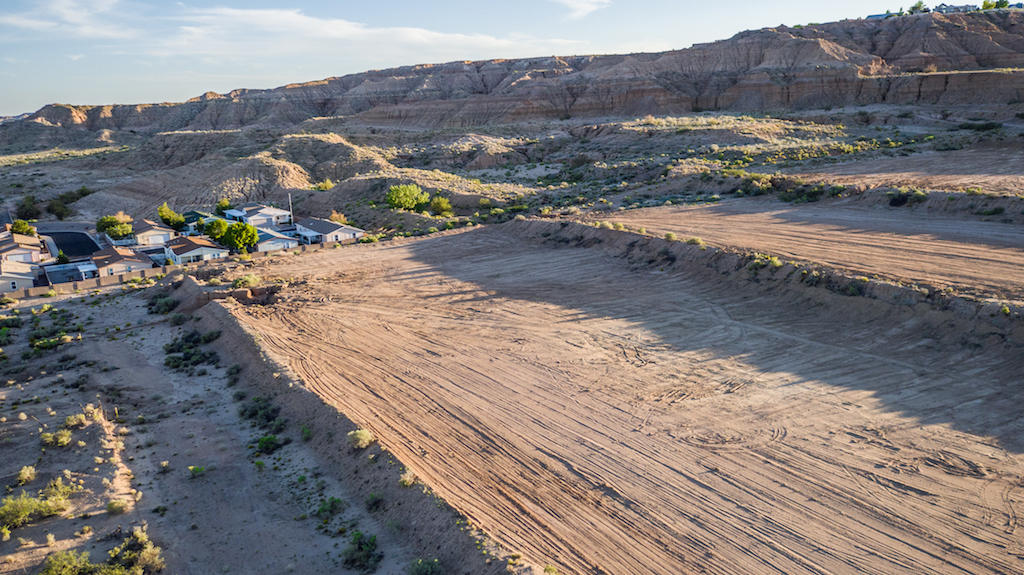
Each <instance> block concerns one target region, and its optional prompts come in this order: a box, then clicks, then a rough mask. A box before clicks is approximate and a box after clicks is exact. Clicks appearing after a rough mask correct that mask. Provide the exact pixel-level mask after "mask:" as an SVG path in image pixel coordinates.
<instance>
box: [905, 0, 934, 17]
mask: <svg viewBox="0 0 1024 575" xmlns="http://www.w3.org/2000/svg"><path fill="white" fill-rule="evenodd" d="M909 12H910V13H911V14H923V13H925V12H930V10H929V9H928V7H927V6H925V5H924V2H922V1H921V0H918V2H917V4H914V5H913V6H911V7H910V10H909Z"/></svg>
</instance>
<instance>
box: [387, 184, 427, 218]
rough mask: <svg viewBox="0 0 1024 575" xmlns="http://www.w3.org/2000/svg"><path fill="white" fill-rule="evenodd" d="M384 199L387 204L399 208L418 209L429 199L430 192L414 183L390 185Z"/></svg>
mask: <svg viewBox="0 0 1024 575" xmlns="http://www.w3.org/2000/svg"><path fill="white" fill-rule="evenodd" d="M384 200H385V201H386V202H387V203H388V205H389V206H391V207H392V208H395V209H401V210H417V211H418V210H419V209H420V207H421V206H424V205H426V204H427V201H429V200H430V194H428V193H427V192H424V191H423V190H422V189H420V187H419V186H417V185H416V184H403V185H399V186H391V188H390V189H389V190H388V193H387V195H385V196H384Z"/></svg>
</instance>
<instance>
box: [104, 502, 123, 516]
mask: <svg viewBox="0 0 1024 575" xmlns="http://www.w3.org/2000/svg"><path fill="white" fill-rule="evenodd" d="M126 511H128V503H127V502H125V501H121V500H120V499H114V500H112V501H110V502H108V503H107V513H109V514H111V515H123V514H124V513H125V512H126Z"/></svg>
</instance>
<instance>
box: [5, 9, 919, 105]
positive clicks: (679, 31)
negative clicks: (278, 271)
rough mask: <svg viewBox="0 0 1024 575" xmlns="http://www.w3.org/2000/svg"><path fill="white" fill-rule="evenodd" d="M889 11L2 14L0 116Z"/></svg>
mask: <svg viewBox="0 0 1024 575" xmlns="http://www.w3.org/2000/svg"><path fill="white" fill-rule="evenodd" d="M887 8H888V9H892V10H897V9H899V8H900V5H899V4H898V3H891V2H887V1H876V0H870V1H857V2H852V1H845V0H834V1H828V2H821V1H818V2H796V1H780V2H765V1H763V0H733V1H732V2H707V1H705V2H690V1H681V0H676V1H672V0H628V1H627V0H518V1H516V2H504V1H496V0H491V1H490V2H481V1H474V2H470V1H468V0H431V1H424V0H416V1H410V0H389V1H384V0H377V1H372V2H365V1H363V2H350V1H348V0H335V1H328V0H299V1H292V2H282V1H280V0H252V1H248V2H241V1H238V0H206V1H181V2H175V1H173V0H170V1H168V0H2V1H0V116H2V115H13V114H18V113H22V112H29V111H34V110H36V109H38V108H40V107H42V106H43V105H45V104H48V103H53V102H60V103H70V104H113V103H117V104H134V103H143V102H164V101H167V102H176V101H182V100H185V99H188V98H190V97H193V96H197V95H199V94H202V93H204V92H207V91H211V90H212V91H215V92H226V91H229V90H232V89H234V88H272V87H275V86H280V85H282V84H286V83H289V82H303V81H309V80H318V79H321V78H326V77H329V76H341V75H344V74H349V73H355V72H361V71H364V70H369V69H379V68H387V67H392V66H401V65H407V64H421V63H436V62H447V61H453V60H479V59H487V58H518V57H526V56H550V55H556V54H557V55H573V54H607V53H621V52H640V51H661V50H671V49H677V48H685V47H687V46H690V45H692V44H695V43H700V42H710V41H713V40H719V39H724V38H728V37H730V36H732V35H733V34H735V33H737V32H740V31H742V30H746V29H751V28H763V27H767V26H777V25H779V24H788V25H793V24H806V23H808V22H825V21H831V20H841V19H843V18H856V17H860V16H863V15H865V14H868V13H874V12H884V11H885V10H886V9H887Z"/></svg>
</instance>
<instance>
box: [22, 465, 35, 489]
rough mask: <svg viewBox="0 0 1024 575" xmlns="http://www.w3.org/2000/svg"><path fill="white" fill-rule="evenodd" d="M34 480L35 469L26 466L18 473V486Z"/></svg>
mask: <svg viewBox="0 0 1024 575" xmlns="http://www.w3.org/2000/svg"><path fill="white" fill-rule="evenodd" d="M35 479H36V468H35V467H33V466H31V465H26V466H24V467H22V468H21V469H20V470H19V471H18V485H25V484H26V483H31V482H33V481H35Z"/></svg>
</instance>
